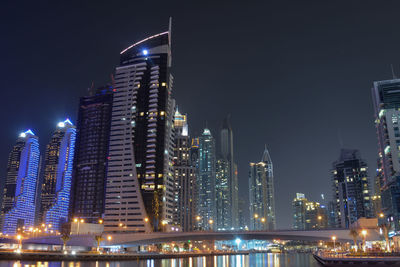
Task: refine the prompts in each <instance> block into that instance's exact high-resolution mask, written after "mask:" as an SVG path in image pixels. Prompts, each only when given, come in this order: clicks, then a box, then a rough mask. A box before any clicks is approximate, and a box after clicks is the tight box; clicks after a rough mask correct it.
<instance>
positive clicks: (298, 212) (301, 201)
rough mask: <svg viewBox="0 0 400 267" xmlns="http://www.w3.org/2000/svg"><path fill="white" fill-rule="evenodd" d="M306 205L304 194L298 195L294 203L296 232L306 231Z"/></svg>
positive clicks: (293, 211)
mask: <svg viewBox="0 0 400 267" xmlns="http://www.w3.org/2000/svg"><path fill="white" fill-rule="evenodd" d="M306 203H307V199H306V198H305V196H304V194H303V193H296V198H294V199H293V201H292V213H293V226H292V228H293V229H294V230H305V229H306Z"/></svg>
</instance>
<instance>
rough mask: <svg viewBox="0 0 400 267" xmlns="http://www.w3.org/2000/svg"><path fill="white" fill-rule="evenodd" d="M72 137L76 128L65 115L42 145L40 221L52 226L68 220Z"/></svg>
mask: <svg viewBox="0 0 400 267" xmlns="http://www.w3.org/2000/svg"><path fill="white" fill-rule="evenodd" d="M75 139H76V128H75V126H74V125H73V124H72V123H71V121H70V120H68V119H66V120H65V121H63V122H59V123H58V124H57V128H56V130H55V132H54V134H53V136H52V138H51V140H50V143H49V144H48V145H47V147H46V155H45V166H44V176H43V183H42V191H41V214H42V222H43V223H45V224H51V225H52V229H54V230H60V229H61V225H62V224H63V223H65V222H67V221H68V210H69V202H70V197H71V181H72V165H73V160H74V148H75Z"/></svg>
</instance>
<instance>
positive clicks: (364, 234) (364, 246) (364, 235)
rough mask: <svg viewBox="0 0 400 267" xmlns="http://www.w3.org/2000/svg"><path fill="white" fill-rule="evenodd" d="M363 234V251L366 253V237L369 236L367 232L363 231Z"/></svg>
mask: <svg viewBox="0 0 400 267" xmlns="http://www.w3.org/2000/svg"><path fill="white" fill-rule="evenodd" d="M361 234H362V236H363V250H364V252H365V250H366V244H365V238H366V236H367V230H365V229H364V230H361Z"/></svg>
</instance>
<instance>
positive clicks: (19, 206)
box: [1, 130, 40, 234]
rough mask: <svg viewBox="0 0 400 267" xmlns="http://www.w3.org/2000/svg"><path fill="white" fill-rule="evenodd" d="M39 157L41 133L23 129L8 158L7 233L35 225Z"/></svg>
mask: <svg viewBox="0 0 400 267" xmlns="http://www.w3.org/2000/svg"><path fill="white" fill-rule="evenodd" d="M39 158H40V152H39V141H38V137H37V136H36V135H35V134H34V133H33V132H32V131H31V130H28V131H26V132H23V133H21V134H20V135H19V138H18V139H17V143H16V145H15V146H14V148H13V150H12V151H11V153H10V155H9V158H8V166H7V178H6V184H5V188H4V197H3V200H4V201H3V204H2V216H1V217H2V218H3V220H4V221H3V233H5V234H15V233H16V231H17V228H21V227H33V226H34V221H35V208H36V207H35V196H36V186H37V178H38V170H39Z"/></svg>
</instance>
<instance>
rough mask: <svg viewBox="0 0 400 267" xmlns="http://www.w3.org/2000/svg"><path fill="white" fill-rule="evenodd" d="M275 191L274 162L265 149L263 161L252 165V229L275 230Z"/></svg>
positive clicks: (250, 192)
mask: <svg viewBox="0 0 400 267" xmlns="http://www.w3.org/2000/svg"><path fill="white" fill-rule="evenodd" d="M274 194H275V190H274V175H273V165H272V160H271V157H270V155H269V152H268V150H267V147H265V150H264V153H263V156H262V159H261V161H260V162H258V163H250V172H249V201H250V229H251V230H274V229H275V201H274V199H275V197H274Z"/></svg>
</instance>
